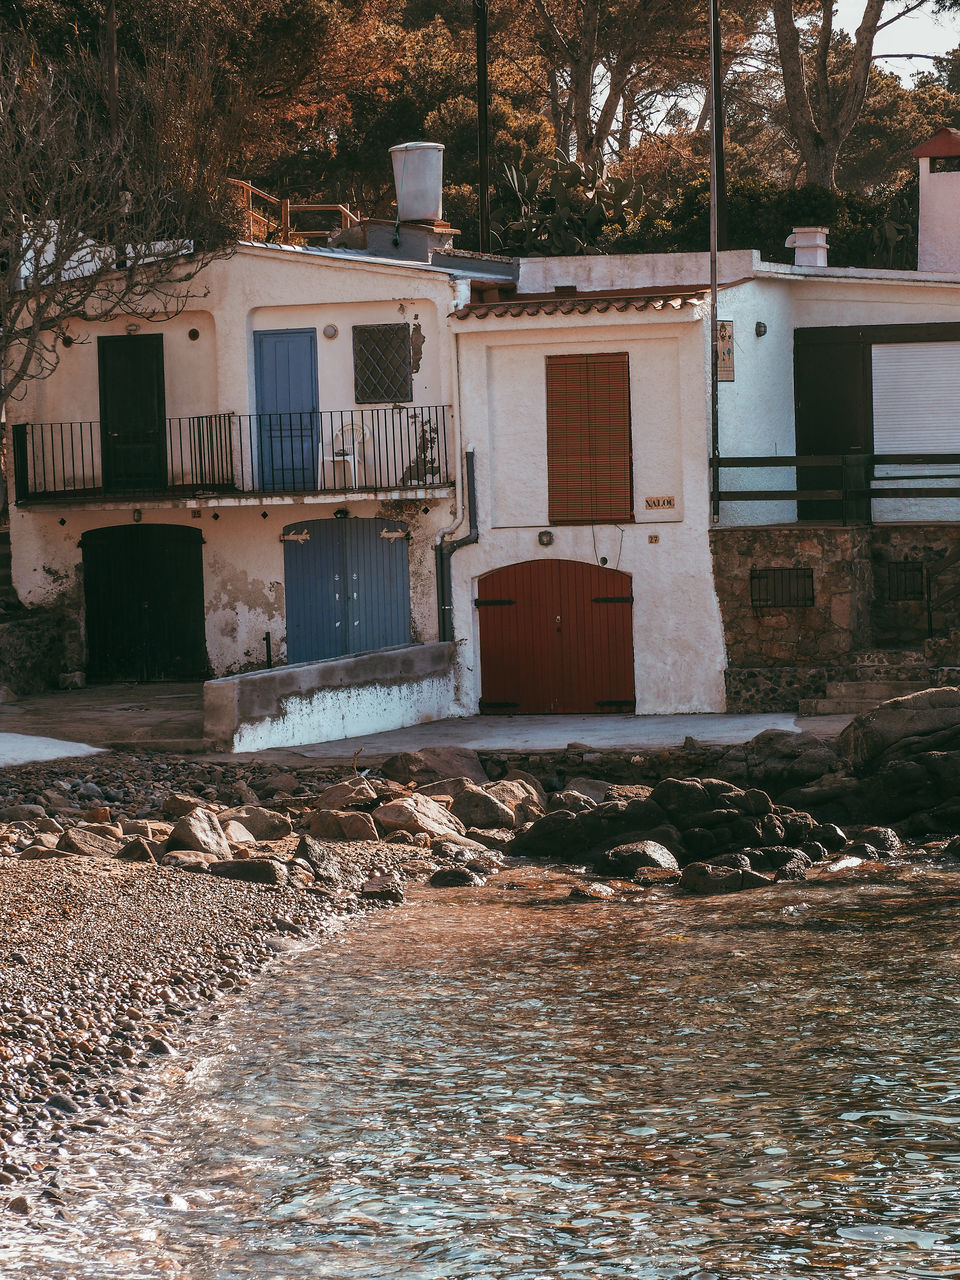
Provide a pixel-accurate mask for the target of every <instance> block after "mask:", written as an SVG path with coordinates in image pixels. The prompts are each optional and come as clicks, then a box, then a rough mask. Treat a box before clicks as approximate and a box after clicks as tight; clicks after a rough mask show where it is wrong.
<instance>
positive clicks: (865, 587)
mask: <svg viewBox="0 0 960 1280" xmlns="http://www.w3.org/2000/svg"><path fill="white" fill-rule="evenodd" d="M710 540H711V550H712V554H713V566H714V576H715V581H716V588H717V597H718V599H719V602H720V609H721V613H722V616H723V626H724V640H725V644H726V651H727V670H726V673H725V678H726V690H727V709H728V710H730V711H788V710H796V707H797V704H798V702H799V700H800V699H801V698H820V697H823V696H824V694H825V693H826V691H827V689H826V686H827V684H828V682H830V681H836V680H854V679H856V678H857V676H858V674H861V673H862V672H863V668H864V666H869V665H871V664H872V663H873V661H874V659H875V665H876V666H877V667H882V668H884V670H885V673H886V675H887V677H888V678H890V679H896V678H897V676H898V667H902V668H903V669H904V670H903V672H902V673H901V674H903V675H904V677H906V676H908V675H909V676H910V677H912V678H916V674H917V672H916V668H917V666H918V665H920V666H924V667H926V668H928V669H929V677H927V675H926V674H925V676H924V678H929V682H930V684H931V685H932V684H937V683H944V682H946V676H944V677H943V678H942V679H941V674H942V673H941V672H939V671H938V668H941V667H955V666H957V665H960V594H958V596H957V598H956V599H954V600H949V599H945V601H944V603H943V605H942V607H939V608H936V609H935V610H934V613H933V624H934V633H935V634H934V639H933V640H932V641H931V640H928V638H927V606H926V602H925V600H924V599H916V600H902V599H897V598H896V595H897V590H896V585H895V581H894V577H893V576H892V574H891V570H890V565H891V564H897V563H902V562H904V561H909V562H913V563H915V564H916V563H922V564H923V565H925V566H933V567H935V566H936V565H937V564H938V563H939V562H944V561H947V560H949V559H950V558H951V557H952V555H953V554H954V553H956V555H957V557H958V562H957V563H956V564H954V565H950V566H949V567H948V568H947V569H945V570H944V571H943V572H942V573H940V574H935V576H934V579H933V589H932V594H933V597H934V600H936V599H937V598H938V597H939V596H944V597H947V596H949V594H950V592H951V591H952V590H953V589H954V588H955V587H960V528H958V527H956V526H953V525H947V524H936V525H878V526H873V527H870V526H858V527H849V528H842V527H829V526H823V527H818V528H814V527H805V526H789V525H776V526H753V527H750V528H739V529H714V530H711V534H710ZM771 568H803V569H810V570H811V571H812V574H813V604H812V605H810V606H807V607H783V606H778V607H771V606H765V607H756V606H754V605H753V604H752V603H751V594H750V575H751V570H752V569H771ZM895 573H896V570H894V574H895ZM908 668H912V669H911V670H909V671H908V670H907V669H908Z"/></svg>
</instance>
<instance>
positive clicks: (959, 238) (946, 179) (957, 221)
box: [917, 156, 960, 272]
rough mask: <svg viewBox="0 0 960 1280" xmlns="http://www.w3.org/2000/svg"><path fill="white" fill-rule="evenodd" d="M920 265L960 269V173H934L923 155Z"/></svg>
mask: <svg viewBox="0 0 960 1280" xmlns="http://www.w3.org/2000/svg"><path fill="white" fill-rule="evenodd" d="M917 247H918V253H917V259H918V261H917V266H918V267H919V269H920V270H921V271H953V272H957V271H960V173H944V172H940V173H931V172H930V157H929V156H922V157H921V158H920V225H919V233H918V246H917Z"/></svg>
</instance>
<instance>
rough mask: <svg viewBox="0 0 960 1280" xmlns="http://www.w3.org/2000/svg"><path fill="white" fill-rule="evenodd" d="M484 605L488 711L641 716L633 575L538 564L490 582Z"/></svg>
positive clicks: (563, 563) (481, 587)
mask: <svg viewBox="0 0 960 1280" xmlns="http://www.w3.org/2000/svg"><path fill="white" fill-rule="evenodd" d="M476 605H477V609H478V611H479V614H480V668H481V684H482V695H481V701H480V710H481V711H485V712H489V713H491V714H498V713H499V714H504V715H512V714H524V715H549V714H555V715H570V714H576V713H583V712H598V713H603V712H606V713H608V714H610V713H614V712H631V711H633V709H634V702H635V699H634V687H633V622H632V615H633V608H632V595H631V586H630V575H629V574H626V573H620V572H619V571H618V570H616V569H605V568H601V567H600V566H599V565H593V564H582V563H580V562H579V561H575V560H529V561H527V562H526V563H524V564H512V565H508V566H507V567H506V568H504V569H496V570H495V571H494V572H493V573H488V574H486V576H485V577H483V578H481V579H480V582H479V584H478V587H477V599H476Z"/></svg>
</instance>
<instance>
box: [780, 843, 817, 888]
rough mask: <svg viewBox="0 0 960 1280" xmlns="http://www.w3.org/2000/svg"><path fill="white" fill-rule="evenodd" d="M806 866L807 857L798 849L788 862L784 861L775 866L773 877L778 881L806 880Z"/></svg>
mask: <svg viewBox="0 0 960 1280" xmlns="http://www.w3.org/2000/svg"><path fill="white" fill-rule="evenodd" d="M808 866H809V863H808V862H807V859H806V858H805V857H804V856H803V854H802V853H801V852H800V850H799V849H798V850H797V856H796V857H795V858H791V859H790V861H789V862H785V863H784V864H783V866H782V867H778V868H777V874H776V876H775V877H774V878H775V879H776V880H777V881H778V882H779V881H781V880H806V878H807V867H808Z"/></svg>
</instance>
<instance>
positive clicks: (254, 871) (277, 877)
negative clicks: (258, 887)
mask: <svg viewBox="0 0 960 1280" xmlns="http://www.w3.org/2000/svg"><path fill="white" fill-rule="evenodd" d="M208 870H209V872H210V874H211V875H214V876H219V877H220V879H221V880H242V881H244V882H245V883H247V884H278V885H280V884H286V883H287V868H286V867H285V866H284V864H283V863H282V862H278V861H277V860H276V859H275V858H245V859H244V860H243V861H233V860H232V859H229V858H228V859H224V860H222V861H216V862H211V863H210V864H209V867H208Z"/></svg>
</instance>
